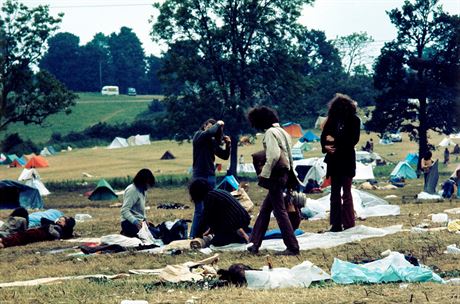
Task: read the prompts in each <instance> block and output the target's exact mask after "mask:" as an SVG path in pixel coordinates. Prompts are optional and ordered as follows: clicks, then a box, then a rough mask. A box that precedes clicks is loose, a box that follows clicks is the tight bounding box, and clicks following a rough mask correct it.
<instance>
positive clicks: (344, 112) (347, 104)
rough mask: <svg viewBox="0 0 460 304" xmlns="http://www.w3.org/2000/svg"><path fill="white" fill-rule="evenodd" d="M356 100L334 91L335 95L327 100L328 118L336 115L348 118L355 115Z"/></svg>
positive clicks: (335, 117) (336, 116)
mask: <svg viewBox="0 0 460 304" xmlns="http://www.w3.org/2000/svg"><path fill="white" fill-rule="evenodd" d="M356 104H357V103H356V101H354V100H353V99H351V97H350V96H348V95H345V94H341V93H336V94H335V96H334V97H333V98H332V99H331V100H330V101H329V103H328V106H329V112H328V115H327V116H328V118H331V119H337V118H338V117H342V118H345V119H346V118H349V117H351V116H354V115H356Z"/></svg>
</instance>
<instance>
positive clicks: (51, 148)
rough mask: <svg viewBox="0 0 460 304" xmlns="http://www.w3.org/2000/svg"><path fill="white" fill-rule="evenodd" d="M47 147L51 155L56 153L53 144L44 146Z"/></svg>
mask: <svg viewBox="0 0 460 304" xmlns="http://www.w3.org/2000/svg"><path fill="white" fill-rule="evenodd" d="M46 148H47V149H48V151H49V152H50V153H51V155H56V154H57V152H56V149H54V147H53V146H48V147H46Z"/></svg>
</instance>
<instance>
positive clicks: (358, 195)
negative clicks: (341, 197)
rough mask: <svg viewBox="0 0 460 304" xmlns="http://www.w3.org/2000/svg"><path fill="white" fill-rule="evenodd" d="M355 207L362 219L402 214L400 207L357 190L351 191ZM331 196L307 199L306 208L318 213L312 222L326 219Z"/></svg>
mask: <svg viewBox="0 0 460 304" xmlns="http://www.w3.org/2000/svg"><path fill="white" fill-rule="evenodd" d="M351 195H352V196H353V206H354V209H355V212H356V215H357V216H358V217H360V218H367V217H373V216H374V217H375V216H392V215H399V214H400V213H401V210H400V207H399V206H398V205H390V204H389V203H388V202H387V201H386V200H384V199H381V198H380V197H378V196H375V195H373V194H370V193H368V192H364V191H361V190H357V189H351ZM330 200H331V195H330V194H328V195H326V196H323V197H322V198H320V199H317V200H314V199H310V198H307V202H306V203H305V207H307V208H308V209H310V210H311V211H313V212H314V213H316V215H315V216H313V217H312V218H310V220H319V219H325V218H327V217H328V215H327V213H328V212H329V210H330Z"/></svg>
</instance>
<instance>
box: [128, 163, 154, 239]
mask: <svg viewBox="0 0 460 304" xmlns="http://www.w3.org/2000/svg"><path fill="white" fill-rule="evenodd" d="M154 185H155V177H154V176H153V173H152V171H150V170H149V169H141V170H140V171H139V172H137V174H136V176H135V177H134V179H133V183H132V184H130V185H129V186H128V187H127V188H126V190H125V193H124V194H123V205H122V206H121V212H120V213H121V234H123V235H125V236H128V237H136V236H137V233H138V232H139V230H140V229H141V228H142V222H144V221H146V215H145V201H146V199H147V190H149V189H150V188H152V187H153V186H154Z"/></svg>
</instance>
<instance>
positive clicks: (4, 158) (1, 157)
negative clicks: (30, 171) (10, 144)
mask: <svg viewBox="0 0 460 304" xmlns="http://www.w3.org/2000/svg"><path fill="white" fill-rule="evenodd" d="M5 160H6V155H5V154H3V153H0V164H2V163H3V162H4V161H5Z"/></svg>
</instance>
